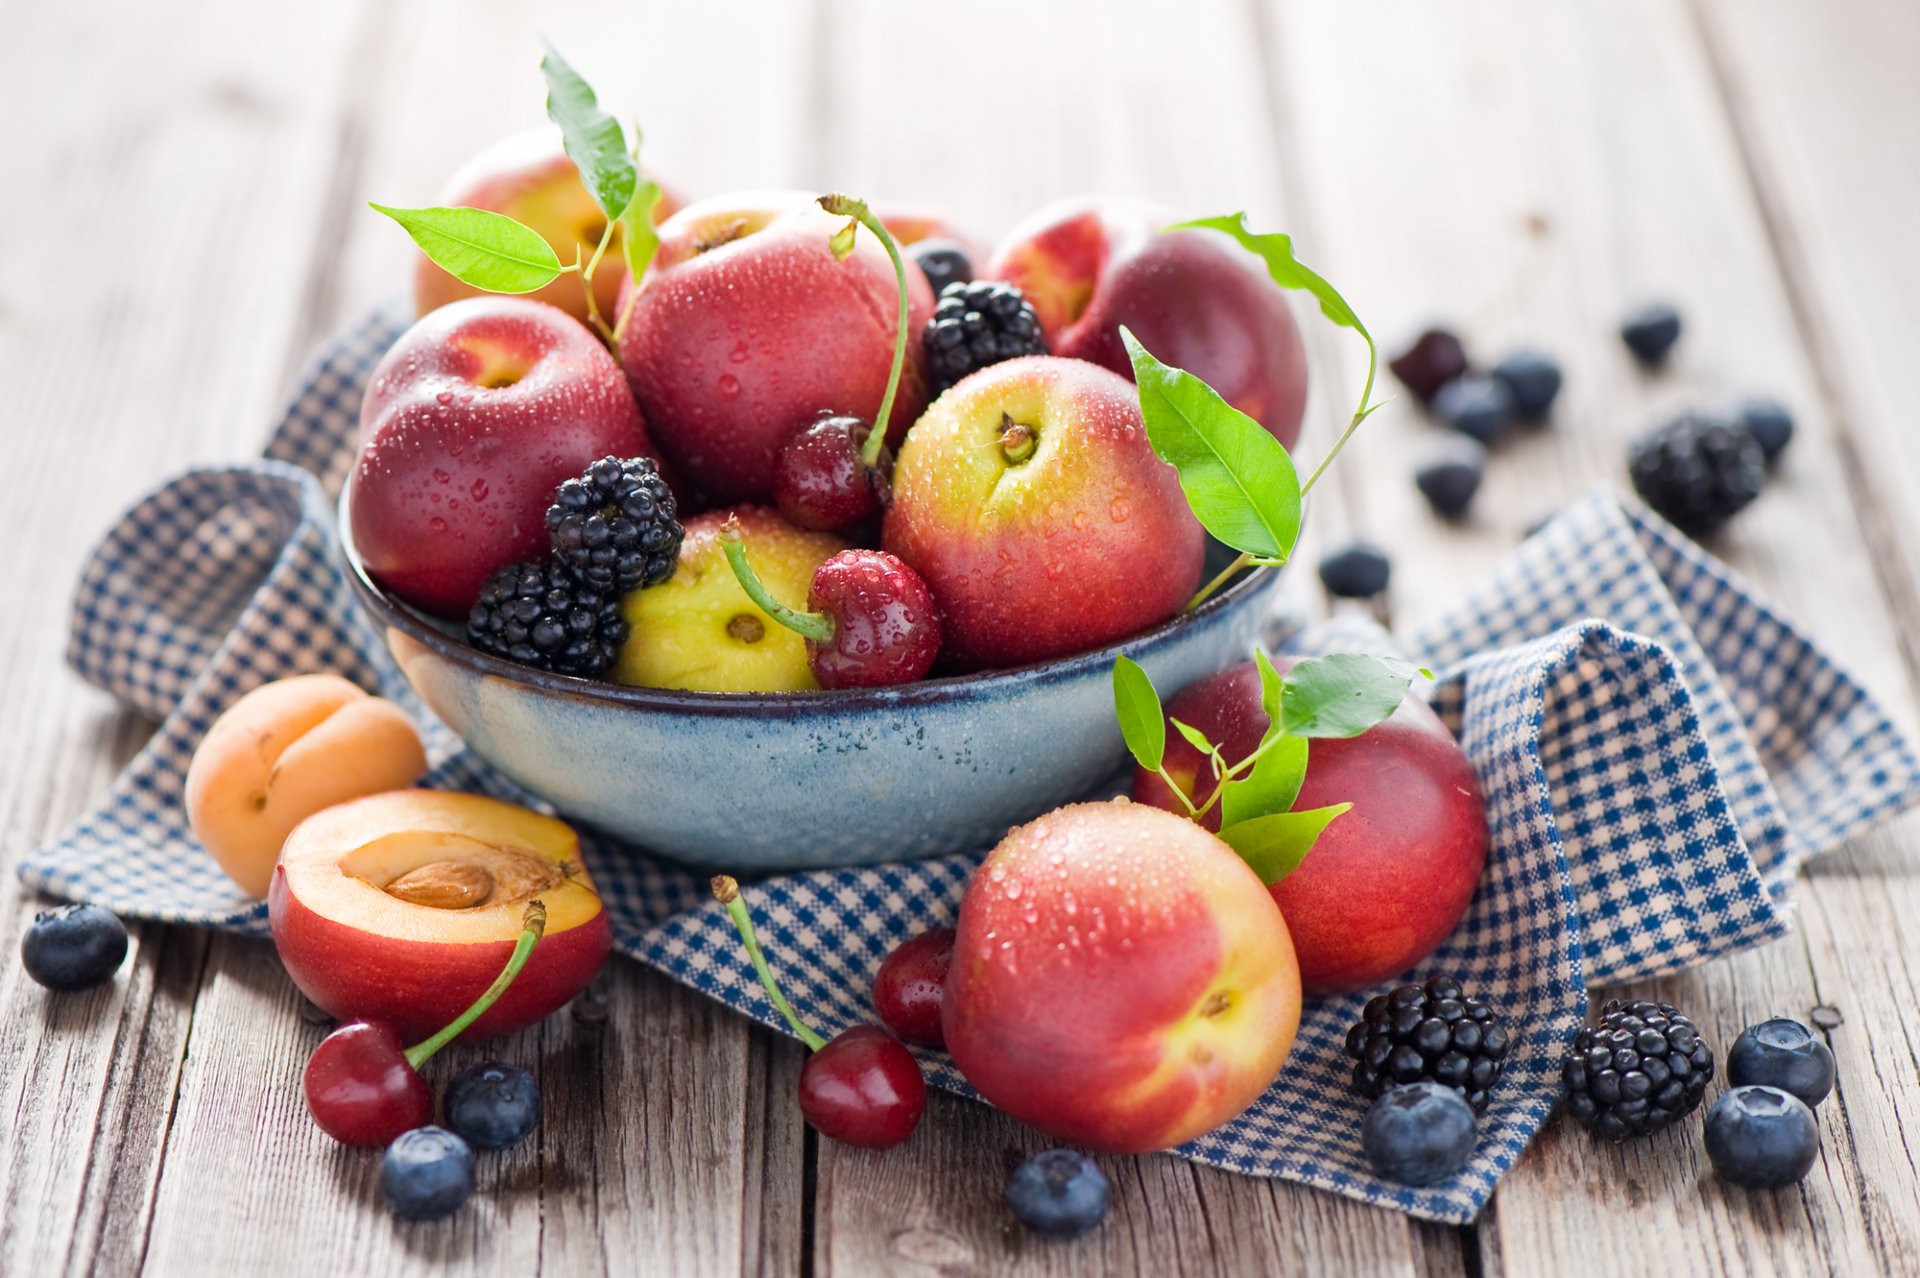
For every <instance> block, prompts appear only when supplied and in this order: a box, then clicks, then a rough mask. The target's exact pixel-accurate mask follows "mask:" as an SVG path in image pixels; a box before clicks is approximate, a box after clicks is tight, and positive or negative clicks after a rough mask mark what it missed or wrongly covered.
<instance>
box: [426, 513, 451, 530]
mask: <svg viewBox="0 0 1920 1278" xmlns="http://www.w3.org/2000/svg"><path fill="white" fill-rule="evenodd" d="M427 527H429V528H431V529H433V530H434V531H435V532H437V533H443V532H445V531H446V530H447V521H446V520H444V519H442V518H440V516H438V515H435V516H434V517H433V518H432V519H429V520H428V521H427Z"/></svg>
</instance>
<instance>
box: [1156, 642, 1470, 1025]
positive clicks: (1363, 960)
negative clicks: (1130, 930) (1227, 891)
mask: <svg viewBox="0 0 1920 1278" xmlns="http://www.w3.org/2000/svg"><path fill="white" fill-rule="evenodd" d="M1280 664H1281V666H1282V668H1283V669H1284V668H1285V667H1286V666H1287V664H1288V663H1286V662H1285V661H1282V662H1281V663H1280ZM1167 715H1168V717H1169V718H1170V719H1178V720H1180V721H1181V722H1182V723H1185V724H1187V725H1188V726H1190V727H1194V728H1198V729H1199V730H1200V731H1201V732H1203V733H1205V734H1206V736H1207V738H1208V740H1210V741H1212V742H1213V743H1214V744H1215V745H1217V746H1218V747H1219V748H1220V753H1221V755H1222V757H1223V758H1225V759H1226V761H1227V763H1228V764H1229V765H1232V764H1235V763H1238V762H1240V761H1241V760H1242V759H1244V758H1246V757H1247V756H1248V755H1250V754H1252V753H1253V751H1254V750H1255V749H1257V748H1258V747H1259V744H1260V739H1261V737H1262V736H1263V735H1264V734H1265V732H1266V730H1267V714H1266V711H1265V710H1264V709H1262V708H1261V701H1260V674H1259V671H1258V669H1257V668H1256V667H1255V665H1254V663H1253V662H1250V661H1249V662H1245V663H1243V664H1241V665H1237V666H1231V667H1229V668H1227V669H1226V670H1222V671H1219V672H1218V673H1216V674H1211V675H1208V676H1207V677H1206V678H1204V679H1202V680H1200V681H1199V682H1197V683H1194V684H1191V685H1189V686H1188V687H1186V688H1184V689H1182V690H1181V691H1180V693H1179V694H1178V695H1176V696H1175V697H1174V698H1173V699H1172V700H1171V701H1170V702H1168V704H1167ZM1165 766H1166V770H1167V772H1168V774H1169V775H1170V776H1172V777H1173V779H1174V781H1175V782H1176V783H1178V784H1179V785H1180V786H1181V788H1182V789H1183V790H1185V791H1187V792H1188V794H1189V797H1191V798H1192V799H1193V800H1194V801H1195V802H1196V803H1197V804H1205V802H1206V801H1207V799H1209V798H1211V797H1212V794H1213V790H1214V784H1215V783H1214V780H1213V776H1212V773H1211V771H1210V770H1209V768H1208V764H1207V760H1206V758H1205V757H1204V756H1202V755H1201V753H1200V752H1199V751H1198V750H1196V749H1195V748H1194V747H1193V746H1192V744H1191V743H1189V742H1188V741H1186V740H1185V738H1184V737H1182V736H1181V735H1180V734H1178V733H1174V732H1169V733H1168V737H1167V753H1166V760H1165ZM1133 797H1134V798H1135V799H1136V800H1138V801H1139V802H1141V803H1149V804H1153V805H1155V806H1156V807H1163V808H1166V809H1168V810H1169V811H1180V810H1182V809H1181V805H1180V802H1179V800H1178V799H1177V798H1176V797H1175V796H1174V795H1173V794H1171V793H1170V792H1169V791H1168V790H1167V786H1166V783H1165V782H1164V781H1162V780H1161V779H1160V778H1159V777H1158V776H1156V775H1154V774H1153V773H1151V772H1147V771H1145V770H1144V769H1136V770H1135V772H1134V781H1133ZM1335 803H1351V804H1352V805H1353V807H1352V809H1351V810H1350V811H1348V812H1347V813H1346V814H1344V815H1343V816H1340V817H1338V818H1336V819H1335V820H1334V821H1333V823H1332V824H1331V825H1329V826H1327V828H1326V829H1325V830H1324V831H1323V832H1322V833H1321V835H1320V838H1319V840H1318V842H1316V843H1315V844H1314V846H1313V851H1311V852H1309V853H1308V854H1307V858H1306V860H1304V861H1302V862H1301V863H1300V866H1299V868H1298V869H1296V870H1294V871H1293V872H1292V873H1291V874H1289V875H1287V876H1286V877H1285V878H1283V879H1281V880H1280V881H1279V882H1278V883H1275V884H1274V885H1273V887H1272V892H1273V898H1274V900H1275V901H1277V902H1278V903H1279V905H1280V912H1281V913H1282V914H1284V915H1285V916H1286V919H1287V928H1288V930H1289V931H1290V932H1291V933H1292V934H1293V945H1294V950H1295V952H1296V953H1297V954H1298V955H1299V958H1300V976H1301V979H1302V981H1303V982H1304V983H1305V985H1306V989H1307V991H1308V992H1309V993H1313V994H1334V993H1342V992H1345V991H1348V990H1358V989H1365V988H1366V987H1368V986H1370V985H1378V984H1380V983H1381V982H1383V981H1387V980H1391V979H1392V978H1393V977H1395V976H1398V975H1400V974H1401V973H1402V972H1405V971H1406V970H1407V969H1409V968H1411V967H1412V966H1414V965H1415V964H1416V963H1418V962H1419V961H1420V960H1421V959H1423V958H1425V957H1426V956H1427V955H1428V954H1431V953H1432V952H1433V951H1434V950H1435V949H1436V948H1438V947H1439V945H1440V943H1441V942H1442V941H1444V940H1446V939H1447V937H1448V936H1450V935H1452V933H1453V930H1454V928H1455V927H1456V926H1457V925H1458V924H1459V922H1460V916H1461V915H1463V914H1464V913H1466V909H1467V906H1468V904H1469V903H1470V902H1471V901H1472V900H1473V893H1474V889H1475V888H1476V887H1477V886H1478V885H1479V882H1480V871H1481V869H1482V867H1483V866H1484V865H1485V863H1486V858H1487V815H1486V804H1485V800H1484V799H1482V797H1481V794H1480V783H1479V780H1478V778H1477V777H1475V775H1474V771H1473V764H1472V763H1471V762H1470V761H1469V760H1468V759H1467V756H1466V753H1465V752H1464V751H1462V750H1461V749H1460V746H1459V744H1458V743H1457V742H1456V741H1454V739H1453V734H1452V733H1450V732H1448V731H1447V728H1446V725H1445V724H1443V723H1441V722H1440V719H1439V716H1437V715H1435V714H1434V713H1433V711H1432V710H1431V709H1430V708H1428V706H1427V704H1426V702H1425V701H1423V700H1421V699H1420V697H1419V695H1418V694H1417V693H1415V692H1412V691H1409V692H1408V694H1407V696H1406V698H1405V700H1403V701H1402V702H1401V703H1400V706H1399V708H1398V709H1396V710H1395V711H1394V713H1393V716H1392V717H1391V718H1389V719H1387V720H1386V721H1385V722H1383V723H1379V724H1376V725H1375V726H1373V727H1371V728H1369V729H1367V730H1366V731H1365V732H1363V733H1361V734H1360V735H1359V736H1357V737H1353V738H1351V739H1346V740H1335V739H1327V738H1317V739H1315V740H1314V741H1313V742H1312V743H1311V745H1310V747H1309V749H1308V752H1307V772H1306V779H1305V781H1304V782H1303V783H1302V784H1301V787H1300V794H1299V796H1298V798H1296V799H1295V801H1294V807H1295V808H1296V809H1298V810H1306V809H1311V808H1318V807H1323V806H1326V805H1329V804H1335ZM1206 819H1207V822H1208V824H1209V826H1217V825H1218V824H1219V820H1220V809H1219V807H1218V806H1215V807H1214V808H1213V810H1212V811H1210V812H1208V813H1207V814H1206Z"/></svg>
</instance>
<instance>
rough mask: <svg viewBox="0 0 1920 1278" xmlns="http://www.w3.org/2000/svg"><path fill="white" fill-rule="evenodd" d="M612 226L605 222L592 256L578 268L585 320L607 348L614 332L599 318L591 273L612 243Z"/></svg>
mask: <svg viewBox="0 0 1920 1278" xmlns="http://www.w3.org/2000/svg"><path fill="white" fill-rule="evenodd" d="M614 225H615V223H614V222H612V221H611V220H609V221H608V222H607V225H606V228H605V229H604V230H602V231H601V232H600V242H599V243H598V244H596V245H594V248H593V256H592V257H590V258H588V259H587V263H586V265H585V266H582V267H581V268H580V287H581V288H583V289H585V290H586V293H587V319H588V320H590V321H591V322H592V324H593V328H594V331H595V332H597V333H599V334H600V337H601V339H602V340H603V341H605V342H606V343H607V345H608V346H609V347H613V346H614V345H615V343H614V332H613V330H612V329H611V328H608V327H607V321H606V320H605V319H603V318H601V315H600V300H599V299H598V298H597V297H595V296H594V293H593V273H594V271H596V270H598V269H599V266H600V258H601V255H602V254H604V253H605V252H606V251H607V245H609V244H611V243H613V228H614ZM579 256H580V248H579V246H578V245H575V246H574V260H575V261H576V262H577V261H578V260H579ZM619 358H620V353H619V351H618V350H615V351H614V359H615V360H616V361H617V360H618V359H619Z"/></svg>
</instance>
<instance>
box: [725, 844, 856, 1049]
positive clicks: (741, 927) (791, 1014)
mask: <svg viewBox="0 0 1920 1278" xmlns="http://www.w3.org/2000/svg"><path fill="white" fill-rule="evenodd" d="M708 886H709V887H711V888H712V889H713V896H714V899H715V900H716V901H719V902H720V904H722V905H724V906H726V907H727V917H729V918H731V919H732V920H733V926H734V930H736V931H737V932H739V933H740V939H741V940H742V941H743V942H745V944H746V947H747V957H748V958H750V959H752V960H753V970H754V971H755V972H756V973H758V974H759V976H760V985H761V987H762V988H763V989H765V990H766V991H767V997H768V998H770V999H772V1000H773V1005H774V1007H775V1008H777V1009H779V1012H780V1015H782V1016H784V1017H786V1018H787V1024H788V1025H789V1026H791V1027H792V1028H793V1032H794V1033H796V1034H798V1035H799V1036H800V1041H801V1042H803V1043H805V1044H806V1045H807V1046H808V1047H809V1048H810V1049H812V1050H813V1051H816V1052H817V1051H819V1050H820V1049H821V1048H823V1047H825V1046H826V1045H827V1040H826V1039H824V1038H821V1037H820V1036H819V1035H818V1034H816V1033H814V1031H813V1027H812V1026H810V1025H808V1024H807V1023H806V1022H805V1021H803V1020H801V1019H800V1014H799V1013H798V1012H796V1011H794V1010H793V1004H791V1003H789V1002H787V996H786V995H785V994H782V993H781V992H780V986H779V984H778V983H777V982H775V981H774V979H773V969H772V968H770V967H768V966H767V956H766V954H765V953H763V952H762V951H761V949H760V938H759V936H757V935H756V934H755V933H754V930H753V915H751V914H749V913H747V903H746V902H745V901H744V900H742V899H741V898H740V884H739V882H738V881H737V880H735V879H734V877H733V876H732V875H730V874H716V875H714V876H713V879H712V880H711V882H710V883H709V884H708Z"/></svg>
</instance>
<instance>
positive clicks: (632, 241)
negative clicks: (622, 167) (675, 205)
mask: <svg viewBox="0 0 1920 1278" xmlns="http://www.w3.org/2000/svg"><path fill="white" fill-rule="evenodd" d="M658 203H660V184H659V183H658V182H655V181H654V180H653V179H652V178H642V179H641V180H640V185H639V187H638V188H637V189H636V190H635V191H634V193H633V201H632V203H630V204H628V205H627V211H626V212H624V213H622V214H621V215H620V229H621V239H620V247H621V250H622V251H623V252H624V253H625V254H626V258H627V274H629V275H631V276H632V277H633V282H634V283H635V284H638V283H639V282H640V277H641V276H642V275H645V274H646V273H647V267H648V265H649V264H651V263H652V261H653V255H654V253H655V252H656V251H658V250H659V248H660V235H659V233H658V232H657V231H655V230H654V229H653V209H654V206H655V205H656V204H658Z"/></svg>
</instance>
